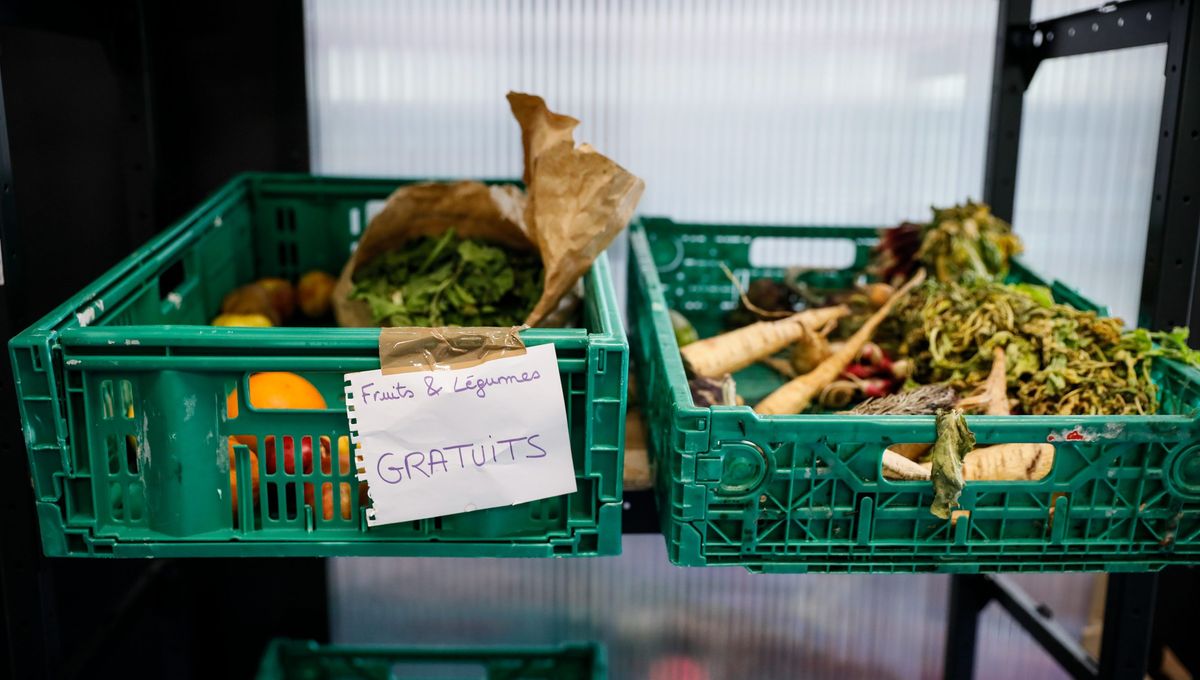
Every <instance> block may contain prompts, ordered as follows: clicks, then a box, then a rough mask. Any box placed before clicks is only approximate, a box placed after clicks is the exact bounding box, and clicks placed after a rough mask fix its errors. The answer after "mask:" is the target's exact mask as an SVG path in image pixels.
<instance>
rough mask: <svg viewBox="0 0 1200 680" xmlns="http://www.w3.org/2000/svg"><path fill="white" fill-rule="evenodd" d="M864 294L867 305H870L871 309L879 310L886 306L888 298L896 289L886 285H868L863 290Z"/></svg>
mask: <svg viewBox="0 0 1200 680" xmlns="http://www.w3.org/2000/svg"><path fill="white" fill-rule="evenodd" d="M864 292H865V293H866V294H867V304H869V305H871V308H872V309H879V308H880V307H882V306H884V305H885V304H887V301H888V298H890V297H891V296H892V294H893V293H895V292H896V289H895V288H892V287H891V286H889V285H888V284H886V283H869V284H867V285H866V287H865V288H864Z"/></svg>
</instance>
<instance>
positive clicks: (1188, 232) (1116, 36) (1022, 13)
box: [943, 0, 1200, 680]
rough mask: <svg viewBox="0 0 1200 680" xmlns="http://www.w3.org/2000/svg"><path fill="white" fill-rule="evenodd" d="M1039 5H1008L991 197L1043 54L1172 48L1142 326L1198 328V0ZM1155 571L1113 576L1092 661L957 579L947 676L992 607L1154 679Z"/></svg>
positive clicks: (1082, 671) (988, 580)
mask: <svg viewBox="0 0 1200 680" xmlns="http://www.w3.org/2000/svg"><path fill="white" fill-rule="evenodd" d="M1030 11H1031V0H1000V13H999V17H998V19H997V22H996V46H995V49H996V52H995V60H994V62H993V64H994V71H993V76H992V101H991V108H990V113H989V115H990V118H989V121H988V141H987V157H986V158H987V160H986V166H985V170H984V193H983V196H984V200H985V201H986V202H988V203H989V204H991V206H992V211H993V212H994V213H995V214H996V215H998V216H1000V217H1002V218H1004V219H1007V220H1011V219H1012V215H1013V200H1014V198H1015V194H1016V185H1017V182H1016V179H1017V160H1018V157H1019V148H1020V141H1021V113H1022V109H1023V108H1024V99H1025V92H1026V90H1028V88H1029V85H1030V83H1031V82H1032V81H1033V78H1034V75H1035V74H1036V73H1037V70H1038V66H1040V65H1041V63H1042V62H1043V61H1045V60H1047V59H1057V58H1062V57H1070V56H1075V55H1083V54H1094V53H1097V52H1107V51H1110V50H1120V49H1126V48H1130V47H1141V46H1144V45H1158V44H1165V45H1166V46H1167V56H1166V62H1165V64H1164V66H1163V75H1164V76H1165V78H1166V83H1165V87H1164V90H1163V104H1162V122H1161V124H1160V130H1159V137H1158V150H1157V159H1156V161H1155V167H1154V187H1153V192H1154V193H1153V200H1152V202H1151V207H1150V215H1149V228H1148V230H1147V234H1146V259H1145V265H1144V269H1143V272H1142V295H1141V305H1140V310H1139V313H1138V325H1141V326H1146V327H1149V328H1171V327H1173V326H1189V328H1190V329H1191V333H1192V335H1193V336H1195V335H1196V334H1197V332H1198V328H1197V326H1198V325H1200V296H1198V295H1197V290H1196V283H1197V280H1196V275H1197V246H1198V244H1200V11H1197V8H1196V7H1195V3H1194V2H1193V1H1192V0H1128V1H1126V2H1119V3H1108V4H1105V5H1103V6H1101V7H1099V8H1096V9H1092V10H1087V11H1083V12H1077V13H1074V14H1069V15H1066V16H1061V17H1057V18H1053V19H1048V20H1043V21H1037V22H1034V21H1031V19H1030ZM1157 591H1158V574H1157V573H1127V574H1110V575H1109V577H1108V586H1107V591H1106V599H1105V609H1104V632H1103V634H1102V636H1101V648H1100V658H1099V659H1098V660H1097V659H1093V658H1092V657H1091V656H1090V655H1089V654H1088V652H1087V651H1086V650H1085V649H1084V648H1083V646H1082V645H1081V644H1080V643H1079V641H1078V640H1075V639H1074V638H1073V637H1071V636H1070V635H1069V634H1067V633H1066V631H1065V630H1064V629H1063V627H1062V626H1061V625H1059V624H1058V622H1056V621H1055V620H1054V616H1053V612H1051V611H1050V610H1049V609H1047V608H1046V607H1045V606H1043V605H1040V604H1038V603H1037V602H1036V601H1034V600H1033V599H1032V598H1030V597H1029V596H1028V595H1027V594H1026V593H1024V592H1023V591H1022V590H1021V589H1020V588H1019V587H1018V586H1016V585H1015V584H1014V583H1013V582H1012V581H1011V580H1010V579H1009V578H1007V577H1004V576H1001V575H977V574H970V575H966V574H964V575H954V576H952V577H951V582H950V603H949V612H948V615H947V626H946V650H945V665H944V667H943V668H944V673H945V677H946V678H949V679H952V680H963V679H966V678H972V677H974V676H975V634H976V628H977V626H978V619H979V614H980V613H981V612H982V611H983V608H984V607H986V606H987V605H988V604H989V603H990V602H996V603H997V604H998V605H1000V606H1001V607H1002V608H1003V609H1004V610H1005V611H1007V612H1008V613H1009V614H1010V615H1011V616H1012V617H1013V619H1014V620H1015V621H1016V622H1017V623H1019V624H1020V625H1021V626H1022V627H1023V628H1025V630H1026V631H1028V632H1029V634H1030V635H1031V636H1032V637H1033V638H1034V640H1036V641H1037V642H1038V644H1040V645H1041V646H1042V647H1043V648H1044V649H1045V650H1046V652H1047V653H1049V654H1050V655H1051V656H1052V657H1053V658H1054V659H1055V661H1057V662H1058V663H1059V665H1060V666H1061V667H1062V668H1063V669H1064V670H1065V671H1066V672H1067V673H1069V674H1070V675H1071V676H1072V677H1074V678H1080V679H1083V678H1089V679H1090V678H1103V679H1105V680H1108V679H1116V678H1121V679H1126V678H1128V679H1130V680H1132V679H1134V678H1138V679H1140V678H1143V677H1145V675H1146V670H1147V661H1148V657H1149V653H1150V640H1151V627H1152V625H1153V622H1154V604H1155V598H1156V594H1157Z"/></svg>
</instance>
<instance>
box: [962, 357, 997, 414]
mask: <svg viewBox="0 0 1200 680" xmlns="http://www.w3.org/2000/svg"><path fill="white" fill-rule="evenodd" d="M958 407H959V408H961V409H963V410H967V411H971V410H974V409H982V411H983V414H984V415H989V416H1006V415H1009V413H1010V411H1009V407H1008V378H1007V374H1006V362H1005V357H1004V349H1003V348H1001V347H997V348H995V349H994V350H993V351H992V370H991V372H990V373H988V377H987V380H985V381H984V382H983V385H981V386H980V389H979V390H978V391H976V393H975V394H972V395H971V396H969V397H966V398H964V399H963V400H962V401H960V402H958Z"/></svg>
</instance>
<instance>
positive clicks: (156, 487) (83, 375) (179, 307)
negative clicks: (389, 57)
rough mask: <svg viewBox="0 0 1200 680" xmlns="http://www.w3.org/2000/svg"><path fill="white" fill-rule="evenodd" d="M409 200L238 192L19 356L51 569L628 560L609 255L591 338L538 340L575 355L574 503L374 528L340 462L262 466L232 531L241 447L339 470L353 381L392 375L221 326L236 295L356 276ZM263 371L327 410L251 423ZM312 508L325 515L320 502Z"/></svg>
mask: <svg viewBox="0 0 1200 680" xmlns="http://www.w3.org/2000/svg"><path fill="white" fill-rule="evenodd" d="M410 181H412V180H385V179H351V178H320V177H310V176H306V175H270V174H252V175H244V176H240V177H238V178H236V179H234V180H233V181H231V182H230V183H229V184H227V185H226V186H225V187H223V188H222V189H221V190H220V191H218V192H217V193H216V194H214V195H213V196H212V197H210V198H209V199H208V200H206V201H204V203H203V204H201V205H200V206H199V207H198V208H196V209H195V210H193V211H192V212H191V213H190V214H188V215H187V216H185V217H184V218H183V219H182V220H180V221H179V222H178V223H176V224H175V225H174V226H172V227H170V228H169V229H167V230H166V231H165V232H164V233H163V234H161V235H159V236H158V237H156V238H155V239H154V240H152V241H151V242H150V243H149V244H147V245H146V246H144V247H142V248H140V249H139V250H138V251H137V252H136V253H134V254H133V255H131V256H130V257H128V258H126V259H125V260H124V261H123V262H121V263H120V264H118V265H117V266H116V267H114V268H113V269H112V270H110V271H109V272H108V273H106V274H104V275H103V276H102V277H100V279H99V280H97V281H96V282H94V283H93V284H91V285H90V286H88V287H87V288H86V289H85V290H84V291H83V292H81V293H79V294H78V295H76V296H75V297H74V298H72V299H71V300H69V301H67V302H66V303H64V304H63V305H62V306H60V307H59V308H58V309H56V310H54V311H53V312H51V313H50V314H49V315H47V316H46V317H45V318H44V319H42V320H41V321H39V322H37V323H36V324H34V325H33V326H32V327H31V328H29V329H28V330H26V331H24V332H23V333H21V334H20V335H18V336H16V337H15V338H13V339H12V341H11V342H10V350H11V353H12V362H13V370H14V373H15V376H16V384H17V391H18V396H19V399H20V405H21V417H22V420H23V425H24V433H25V441H26V444H27V448H28V453H29V463H30V468H31V470H32V474H33V487H34V492H35V494H36V500H37V508H38V517H39V521H40V525H41V534H42V543H43V547H44V549H45V552H46V554H47V555H52V556H56V555H79V556H116V557H166V556H172V557H176V556H240V555H246V556H250V555H253V556H271V555H286V556H304V555H309V556H335V555H406V556H418V555H419V556H436V555H446V556H458V557H467V556H487V557H502V556H503V557H508V556H513V557H549V556H569V555H613V554H617V553H619V552H620V545H621V543H620V539H621V536H620V531H621V528H620V524H621V472H622V464H623V460H622V459H623V454H624V421H625V395H626V385H625V381H626V371H627V360H628V349H627V344H626V341H625V335H624V331H623V328H622V324H621V318H620V315H619V312H618V308H617V304H616V301H615V294H614V292H613V288H612V281H611V276H610V273H609V266H608V260H607V259H606V258H605V257H604V256H603V255H602V256H601V257H600V258H598V259H597V260H596V262H595V264H594V265H593V267H592V269H591V271H590V272H589V273H588V275H587V276H586V277H585V279H584V285H585V291H586V301H585V304H584V305H583V312H582V319H583V324H584V326H585V327H583V328H565V329H530V330H526V331H523V332H522V338H523V339H524V340H525V342H526V344H527V345H530V346H532V345H540V344H545V343H553V344H554V346H555V349H556V351H557V354H558V363H559V369H560V371H561V376H562V384H563V393H564V396H565V400H566V407H567V417H568V428H569V431H570V437H571V449H572V453H573V455H574V462H575V471H576V483H577V485H578V490H577V491H576V492H575V493H573V494H570V495H566V496H560V497H557V498H550V499H545V500H541V501H534V502H531V503H525V504H521V505H516V506H511V507H503V508H493V509H488V510H481V511H476V512H470V513H463V514H458V515H449V516H446V517H438V518H433V519H425V520H419V521H414V522H408V523H404V524H394V525H388V526H379V527H373V528H371V529H367V527H366V522H365V519H364V517H363V516H362V513H361V511H360V509H359V507H358V504H357V503H356V502H354V501H353V496H354V495H356V494H357V487H358V482H357V480H356V479H355V476H354V473H353V470H351V469H349V468H348V467H347V468H342V467H341V466H340V465H339V464H338V462H336V461H337V458H334V459H333V460H334V461H335V462H333V465H332V469H322V466H321V465H319V464H318V465H315V466H314V468H313V469H305V467H303V466H301V467H300V469H293V470H291V471H290V472H292V473H294V474H288V472H289V470H286V469H284V466H279V469H277V470H276V471H275V472H274V473H273V474H267V472H266V467H265V456H259V458H258V463H259V465H260V485H261V490H260V497H261V502H260V503H259V505H258V507H257V508H256V507H255V505H254V504H253V503H249V502H241V503H240V504H239V505H240V507H239V512H238V514H239V517H237V518H235V517H234V516H233V514H234V511H233V507H232V503H231V499H230V479H229V466H230V465H234V466H236V467H235V469H236V470H237V472H238V475H237V478H238V480H245V479H248V477H249V470H250V461H251V459H250V452H249V450H248V449H247V448H245V447H243V446H238V447H236V448H235V449H234V450H233V451H234V453H233V455H230V448H229V444H228V439H229V436H230V435H235V434H250V435H256V436H257V437H259V439H258V441H259V442H264V443H265V440H264V439H263V437H265V436H268V435H274V436H276V437H277V439H275V441H277V442H283V443H284V448H285V449H286V439H285V438H287V437H291V438H292V444H293V446H294V447H295V450H300V447H301V443H304V444H307V445H311V443H312V442H316V441H318V438H319V437H328V438H329V440H328V441H329V442H330V443H331V445H332V448H333V451H334V452H335V453H336V452H337V451H338V448H337V446H338V445H337V444H334V443H335V442H340V440H341V439H342V438H344V437H346V436H347V434H348V433H347V423H346V414H345V411H344V395H343V391H344V390H343V382H344V381H343V374H344V373H345V372H349V371H361V370H369V369H377V368H379V354H378V352H379V349H378V339H379V331H378V329H370V328H362V329H350V328H213V327H209V326H205V325H204V324H206V323H207V322H208V321H209V320H210V319H211V318H212V317H213V316H214V315H215V314H216V313H217V310H218V307H219V305H220V302H221V298H222V297H223V296H224V295H225V293H227V292H228V291H230V290H231V289H233V288H234V287H235V286H237V285H239V284H243V283H246V282H248V281H251V280H254V279H255V278H257V277H260V276H283V277H286V278H289V279H292V280H295V278H296V277H298V276H299V275H300V274H302V273H303V272H306V271H308V270H310V269H323V270H325V271H328V272H331V273H336V272H339V271H340V270H341V267H342V265H343V264H344V263H345V260H346V258H347V256H348V255H349V253H350V249H351V247H352V246H353V244H354V243H355V242H356V240H357V237H358V235H359V234H360V233H361V232H362V230H363V229H364V228H365V227H366V224H367V221H368V211H370V210H371V209H372V208H373V207H375V206H376V205H379V204H380V202H381V200H382V199H384V198H386V197H387V195H388V194H389V193H391V191H392V190H393V189H395V188H396V186H398V185H400V184H404V183H407V182H410ZM258 371H291V372H296V373H299V374H302V375H304V376H305V377H307V378H308V379H309V380H310V381H311V382H312V383H313V384H314V385H316V386H317V387H318V389H320V390H321V392H322V393H323V395H324V397H325V400H326V403H328V404H329V408H328V409H326V410H324V411H287V410H274V411H255V410H253V409H251V408H250V407H249V406H248V405H247V403H246V400H245V396H244V395H245V394H246V390H245V389H244V387H245V381H246V380H247V379H248V376H249V375H250V374H251V373H254V372H258ZM235 387H236V388H238V389H237V392H238V400H239V410H238V412H239V416H238V417H237V418H235V419H229V418H227V417H226V413H225V410H226V409H225V403H226V401H225V400H226V396H225V395H227V394H229V393H231V392H232V391H233V390H234V389H235ZM304 438H311V439H308V440H307V442H305V441H304ZM261 448H262V447H260V449H261ZM260 453H262V451H261V450H260ZM309 485H311V486H309ZM306 491H309V495H310V497H312V498H314V500H315V499H316V498H321V499H322V501H319V502H313V503H312V504H306V503H304V499H303V497H304V495H305V492H306ZM343 494H346V495H349V496H350V499H348V500H349V501H350V502H349V503H348V505H349V506H351V507H350V510H351V512H350V516H349V517H345V516H343V514H342V512H341V498H342V495H343ZM326 495H330V496H331V501H332V502H331V505H332V508H331V509H332V513H329V514H330V515H331V516H328V517H327V516H326V512H325V510H324V507H323V501H324V498H325V497H326ZM247 496H249V494H247Z"/></svg>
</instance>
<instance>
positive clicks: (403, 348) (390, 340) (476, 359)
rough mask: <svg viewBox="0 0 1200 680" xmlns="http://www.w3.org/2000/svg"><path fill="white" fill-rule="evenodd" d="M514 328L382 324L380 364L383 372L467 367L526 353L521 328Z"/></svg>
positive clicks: (393, 373)
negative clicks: (385, 326) (383, 326)
mask: <svg viewBox="0 0 1200 680" xmlns="http://www.w3.org/2000/svg"><path fill="white" fill-rule="evenodd" d="M523 328H526V327H525V326H513V327H512V328H496V327H483V328H470V327H464V328H458V327H454V328H449V327H440V328H382V329H380V331H379V366H380V369H381V370H382V371H383V374H384V375H395V374H397V373H412V372H414V371H432V370H435V369H439V368H468V367H471V366H477V365H479V364H482V363H483V362H485V361H491V360H493V359H501V358H503V357H515V356H520V355H522V354H524V353H525V343H524V342H522V341H521V336H520V332H521V330H522V329H523Z"/></svg>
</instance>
